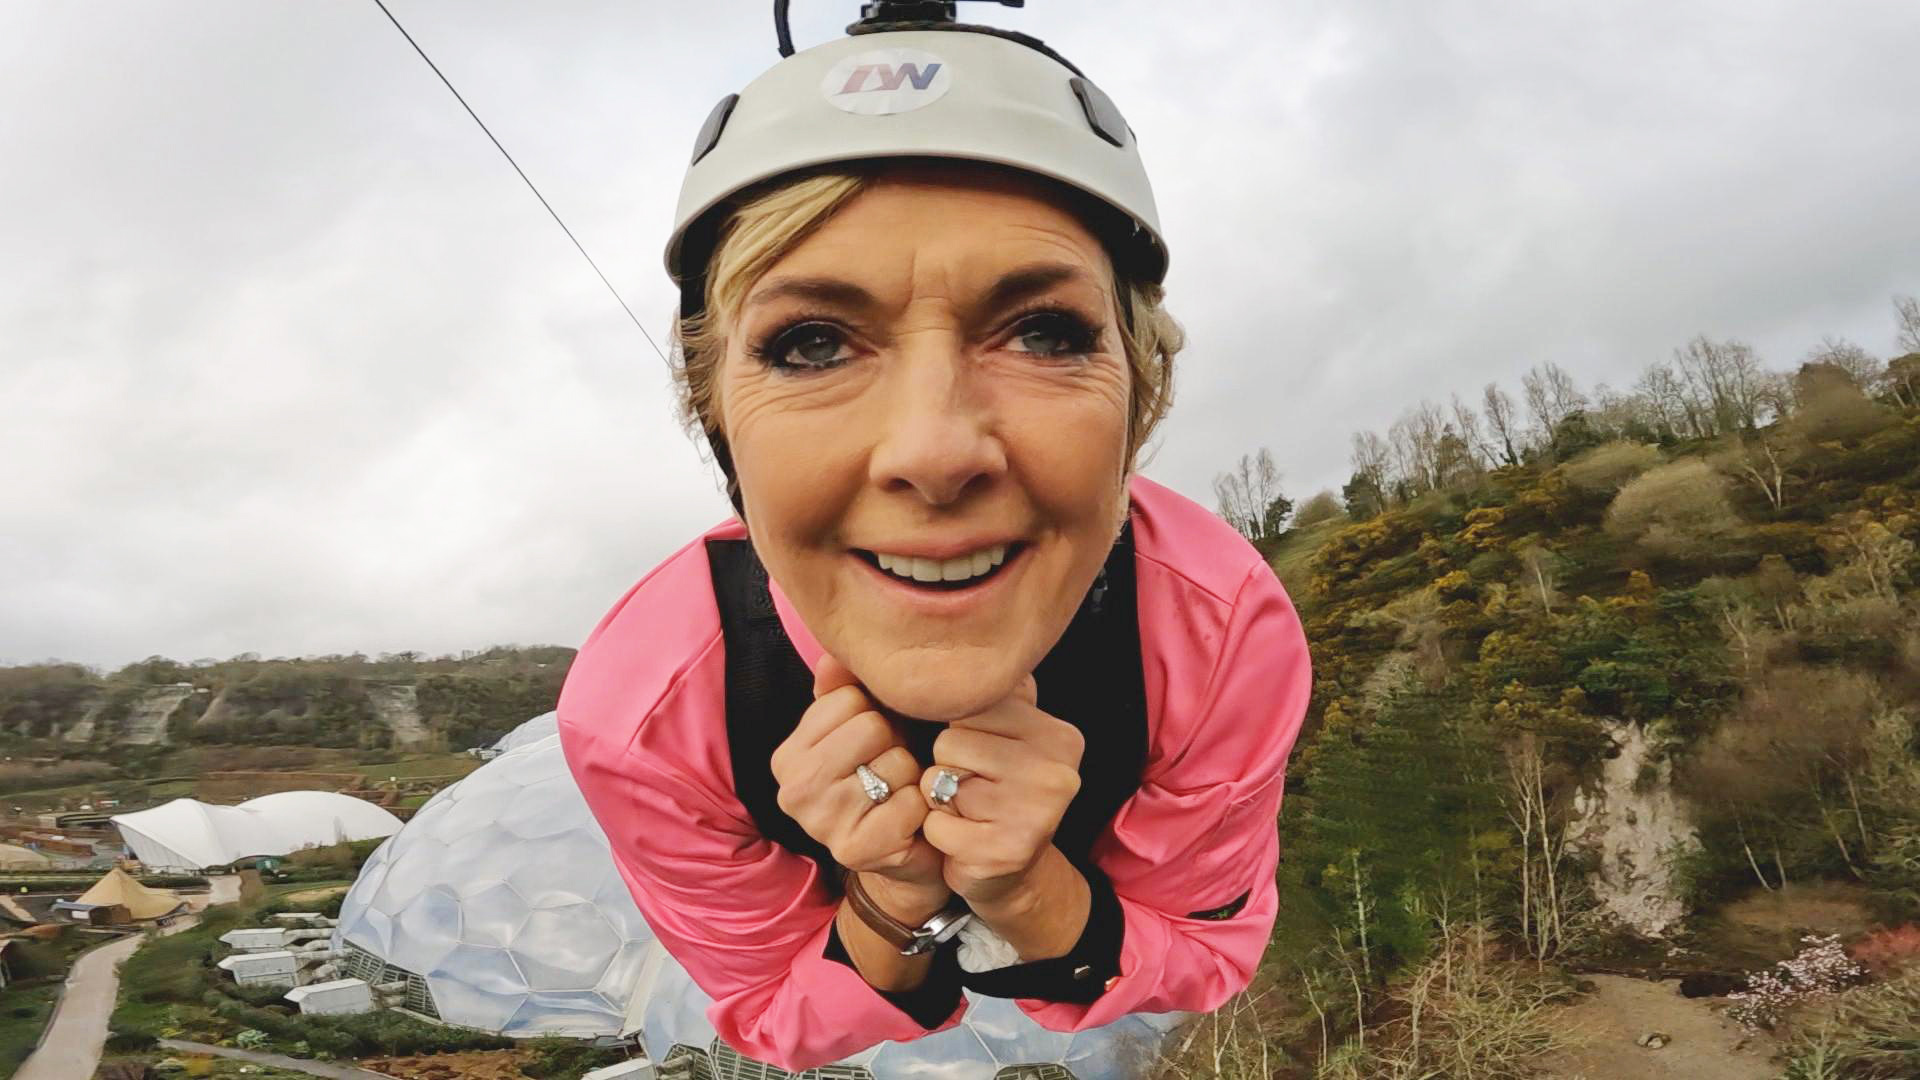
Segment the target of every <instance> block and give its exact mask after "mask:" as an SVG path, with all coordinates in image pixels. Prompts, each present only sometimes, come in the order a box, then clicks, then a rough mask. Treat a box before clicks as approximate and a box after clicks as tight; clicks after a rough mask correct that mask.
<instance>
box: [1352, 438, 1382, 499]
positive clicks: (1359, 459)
mask: <svg viewBox="0 0 1920 1080" xmlns="http://www.w3.org/2000/svg"><path fill="white" fill-rule="evenodd" d="M1349 460H1350V461H1351V462H1352V463H1353V473H1354V475H1355V476H1359V477H1364V478H1365V479H1366V480H1367V481H1368V482H1369V483H1371V484H1372V485H1373V486H1374V487H1375V488H1376V489H1378V490H1379V491H1380V492H1382V493H1383V494H1384V493H1385V492H1386V491H1387V489H1388V483H1389V482H1390V481H1391V480H1392V479H1393V478H1392V477H1391V476H1390V475H1389V472H1388V470H1389V467H1390V463H1391V462H1392V460H1393V449H1392V448H1391V447H1389V446H1388V445H1387V442H1386V440H1385V439H1382V438H1381V437H1380V436H1378V435H1376V434H1374V433H1373V432H1371V431H1356V432H1354V434H1353V450H1352V453H1351V454H1350V455H1349Z"/></svg>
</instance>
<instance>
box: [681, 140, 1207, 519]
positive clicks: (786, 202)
mask: <svg viewBox="0 0 1920 1080" xmlns="http://www.w3.org/2000/svg"><path fill="white" fill-rule="evenodd" d="M877 176H878V170H876V169H860V170H856V169H836V170H833V171H826V172H815V173H810V174H807V175H804V176H802V177H801V178H799V179H797V180H787V181H785V182H783V183H780V184H779V185H778V186H776V187H773V188H771V189H769V190H763V191H761V192H758V193H752V194H749V195H748V196H747V197H746V198H745V199H743V200H742V201H741V202H740V204H739V205H738V206H737V207H736V208H735V209H734V210H733V211H732V212H731V214H730V215H729V216H728V217H727V219H726V221H725V222H724V223H723V224H722V225H721V226H720V228H719V232H718V238H717V240H716V241H715V243H714V248H713V255H712V256H711V258H709V259H708V261H707V267H706V275H705V284H704V290H703V292H704V300H705V303H704V306H703V307H702V308H701V309H700V310H699V311H697V312H695V313H693V314H691V315H689V314H687V313H686V312H685V310H684V307H683V310H682V314H681V317H680V319H679V321H678V323H677V324H676V326H675V327H674V341H673V344H674V349H673V360H672V362H671V364H672V368H673V380H674V385H675V388H676V389H677V390H678V392H679V398H680V411H681V416H682V419H683V420H684V421H685V422H686V423H687V425H688V426H689V427H694V428H697V429H698V430H699V431H700V433H701V434H702V435H704V436H705V437H706V440H707V444H708V446H709V447H711V448H712V450H713V453H714V458H715V460H716V461H717V462H718V463H719V464H720V467H721V470H722V471H723V472H725V473H726V477H727V494H728V495H729V496H730V497H731V498H732V499H733V502H734V505H735V506H736V507H738V506H739V505H740V494H739V490H738V485H737V483H736V481H735V480H734V475H733V461H732V456H731V454H730V453H729V452H728V450H727V445H726V437H725V435H724V433H722V431H721V430H720V416H719V409H718V408H717V404H718V402H717V401H716V397H715V390H716V386H717V384H718V381H719V380H718V377H717V375H718V371H719V367H720V360H721V358H722V357H723V356H725V355H726V348H727V327H728V326H730V325H731V324H732V323H733V321H734V319H735V318H736V317H737V316H738V315H739V313H740V309H741V306H742V305H743V304H744V303H745V301H746V298H747V293H748V291H749V290H751V289H752V288H753V285H754V283H755V282H757V281H759V280H760V278H761V277H762V276H763V275H765V274H766V272H767V271H768V270H769V269H771V268H772V267H773V265H774V264H775V263H777V262H779V261H780V259H782V258H783V257H785V256H786V254H787V253H788V252H790V251H792V250H793V249H794V248H795V247H798V246H799V244H800V243H801V241H803V240H805V239H806V238H807V237H808V236H809V235H811V234H812V233H813V232H814V230H816V229H818V228H820V226H821V225H823V224H825V223H826V221H827V220H828V219H829V218H831V217H833V215H834V214H835V213H837V212H838V211H839V210H840V208H841V207H843V206H845V205H846V204H847V203H849V202H851V201H852V200H853V199H854V198H855V197H856V196H858V195H859V194H860V193H861V192H863V191H866V190H867V189H868V188H869V187H871V186H872V185H873V183H874V182H875V180H876V178H877ZM1076 201H1077V202H1090V200H1084V199H1080V200H1076ZM1089 210H1092V207H1089ZM1109 214H1110V212H1109ZM1086 216H1087V217H1089V218H1091V217H1094V216H1107V215H1096V214H1093V213H1089V214H1088V215H1086ZM1089 224H1090V225H1091V221H1090V222H1089ZM1114 293H1115V296H1116V297H1117V298H1118V299H1119V303H1120V320H1121V327H1120V336H1121V344H1122V348H1123V349H1124V350H1125V351H1126V356H1127V366H1128V369H1129V371H1130V373H1131V376H1132V378H1131V384H1132V393H1131V394H1130V415H1129V417H1128V425H1127V456H1128V460H1129V461H1131V460H1132V459H1133V458H1134V457H1135V456H1137V455H1138V454H1139V452H1140V449H1141V448H1142V447H1144V446H1145V445H1146V443H1147V440H1148V439H1149V438H1151V437H1152V435H1153V430H1154V428H1155V427H1157V426H1158V425H1159V423H1160V420H1161V418H1162V417H1164V416H1165V415H1166V414H1167V409H1168V407H1169V406H1171V405H1172V404H1173V358H1174V356H1175V355H1177V354H1178V353H1179V352H1180V350H1181V349H1182V348H1183V347H1184V346H1185V345H1186V334H1185V332H1184V331H1182V330H1181V329H1180V324H1179V323H1178V322H1176V321H1174V318H1173V316H1172V315H1170V314H1168V313H1167V311H1166V309H1165V308H1164V307H1163V306H1162V300H1163V298H1164V297H1165V290H1164V289H1162V288H1161V286H1160V285H1159V284H1157V283H1155V282H1153V281H1149V280H1147V279H1145V278H1141V277H1135V276H1131V275H1129V274H1128V273H1127V272H1126V271H1125V270H1124V269H1123V268H1122V267H1121V266H1120V264H1119V263H1118V261H1116V263H1115V269H1114Z"/></svg>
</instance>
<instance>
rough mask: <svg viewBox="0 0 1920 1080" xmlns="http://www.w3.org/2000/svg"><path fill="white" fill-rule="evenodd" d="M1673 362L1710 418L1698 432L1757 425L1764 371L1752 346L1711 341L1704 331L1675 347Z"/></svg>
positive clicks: (1763, 384)
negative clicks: (1702, 429)
mask: <svg viewBox="0 0 1920 1080" xmlns="http://www.w3.org/2000/svg"><path fill="white" fill-rule="evenodd" d="M1673 357H1674V364H1675V366H1676V367H1678V368H1679V371H1680V376H1681V378H1682V379H1684V380H1685V382H1686V384H1687V387H1688V389H1689V391H1690V392H1691V394H1690V396H1691V397H1692V398H1693V399H1694V401H1693V404H1694V406H1695V407H1696V409H1698V410H1701V411H1704V412H1705V413H1706V415H1707V416H1710V417H1711V418H1712V422H1711V425H1710V429H1709V430H1707V431H1704V432H1701V434H1706V435H1718V434H1723V433H1727V432H1732V431H1752V430H1754V429H1755V428H1757V427H1759V426H1760V420H1761V414H1762V411H1763V409H1762V405H1763V399H1764V397H1765V391H1766V385H1765V378H1766V371H1765V369H1763V368H1762V367H1761V366H1760V361H1759V358H1757V357H1756V356H1754V354H1753V349H1752V348H1751V347H1749V346H1747V345H1746V344H1744V343H1742V342H1738V341H1713V340H1710V339H1709V338H1708V337H1707V336H1706V335H1705V334H1701V335H1700V336H1698V337H1696V338H1694V339H1693V340H1692V341H1689V342H1687V345H1686V348H1684V349H1676V350H1675V351H1674V354H1673Z"/></svg>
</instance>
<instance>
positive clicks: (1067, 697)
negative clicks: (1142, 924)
mask: <svg viewBox="0 0 1920 1080" xmlns="http://www.w3.org/2000/svg"><path fill="white" fill-rule="evenodd" d="M706 546H707V560H708V562H709V564H710V566H711V568H712V575H713V595H714V600H715V601H716V602H717V603H718V605H719V608H720V625H721V628H722V631H723V633H724V635H725V648H726V662H727V671H726V677H727V747H728V754H729V757H730V758H731V760H732V764H733V784H734V793H735V795H736V796H738V797H739V799H740V802H741V804H742V805H744V806H745V807H746V810H747V813H748V814H749V815H750V816H751V817H752V818H753V821H754V824H755V825H757V826H758V827H759V829H760V832H761V835H763V836H765V837H766V838H767V839H769V840H771V841H773V842H774V843H776V844H779V845H780V846H781V847H784V848H786V849H788V850H789V851H793V852H797V853H799V854H801V855H805V856H807V857H808V858H810V859H813V860H814V861H815V862H817V863H819V864H820V865H821V867H822V868H823V869H824V870H826V871H828V873H826V874H825V875H824V876H825V877H826V879H827V880H829V881H834V880H838V875H837V874H836V873H833V871H834V870H835V869H836V867H835V864H834V862H833V858H832V856H831V855H829V854H828V852H827V849H826V847H825V846H824V845H822V844H820V843H819V842H817V841H815V840H814V839H813V838H812V837H810V836H808V835H807V834H806V832H805V831H804V830H802V829H801V828H800V826H799V824H798V823H797V822H795V821H794V820H793V819H792V818H791V817H789V816H787V814H786V812H785V811H783V810H781V809H780V804H779V801H778V799H777V794H778V790H779V788H778V785H777V784H776V783H775V782H774V779H773V771H772V766H771V761H772V758H773V751H774V749H775V748H776V747H778V746H779V745H780V744H781V743H782V742H783V741H785V740H786V738H787V736H788V735H791V734H792V733H793V729H794V727H795V726H796V725H798V724H799V722H800V716H801V714H802V713H804V712H805V711H806V709H807V706H809V705H811V704H812V703H813V673H812V672H811V671H809V670H808V668H807V665H806V662H805V661H803V660H802V659H800V653H799V651H798V650H797V649H795V648H794V645H793V642H792V641H791V640H790V639H789V638H788V637H787V633H786V630H785V628H784V627H782V626H781V625H780V616H779V613H778V612H777V611H776V610H775V609H774V606H773V596H772V594H771V593H770V592H769V591H768V587H767V571H766V568H765V567H763V566H762V565H761V564H760V559H759V556H758V555H756V554H755V553H754V550H753V546H752V544H750V543H749V542H747V541H745V540H709V541H707V545H706ZM1034 680H1035V682H1037V683H1038V685H1039V689H1040V699H1039V705H1040V708H1041V710H1042V711H1044V712H1046V713H1047V714H1049V715H1051V716H1055V717H1058V718H1059V719H1061V720H1065V721H1066V722H1068V723H1070V724H1072V725H1073V726H1074V727H1076V728H1079V729H1080V733H1081V735H1082V736H1084V737H1085V739H1086V752H1085V753H1084V754H1083V755H1082V756H1081V759H1080V791H1079V793H1078V794H1077V795H1075V796H1074V799H1073V802H1072V803H1071V804H1070V805H1069V806H1068V807H1067V812H1066V815H1065V816H1064V817H1062V818H1061V821H1060V827H1059V829H1058V830H1057V831H1056V832H1055V833H1054V845H1055V846H1056V847H1058V848H1059V849H1060V851H1061V853H1062V854H1064V855H1066V856H1067V857H1068V858H1069V859H1071V860H1073V861H1074V862H1076V863H1080V864H1082V865H1084V864H1085V863H1086V862H1087V861H1088V859H1089V857H1090V853H1091V851H1092V848H1093V844H1094V841H1095V840H1097V839H1098V838H1099V836H1100V834H1101V833H1102V832H1104V831H1105V830H1106V827H1107V824H1108V823H1109V822H1111V821H1112V820H1113V816H1114V814H1115V813H1117V812H1118V811H1119V809H1120V807H1121V806H1122V805H1123V804H1124V803H1125V802H1126V801H1127V800H1128V799H1130V798H1132V797H1133V794H1134V792H1136V791H1138V790H1139V788H1140V774H1141V770H1142V769H1143V768H1144V767H1145V765H1146V760H1147V691H1146V678H1145V675H1144V674H1143V671H1142V668H1141V660H1140V619H1139V609H1138V605H1137V600H1136V595H1135V590H1134V560H1133V540H1132V531H1131V528H1129V529H1127V530H1123V531H1122V533H1121V535H1120V539H1119V541H1118V542H1117V543H1115V544H1114V546H1113V551H1112V553H1111V554H1109V555H1108V557H1107V563H1106V567H1105V569H1104V570H1103V571H1102V572H1101V576H1100V579H1099V581H1097V582H1096V583H1095V585H1094V587H1093V589H1092V590H1090V591H1089V592H1088V594H1087V598H1086V600H1085V601H1083V602H1082V603H1081V605H1080V610H1079V611H1078V612H1077V613H1075V615H1074V617H1073V622H1072V623H1070V624H1069V625H1068V626H1067V630H1066V632H1065V633H1064V634H1062V635H1061V637H1060V640H1059V641H1058V642H1056V643H1055V644H1054V647H1053V649H1052V651H1050V652H1048V653H1047V656H1046V658H1045V659H1044V660H1042V661H1041V662H1040V666H1039V667H1038V668H1037V669H1035V671H1034ZM943 726H944V725H941V724H932V723H919V722H911V723H909V725H908V731H907V732H906V734H907V739H908V743H909V745H910V746H911V747H912V748H913V751H914V754H915V756H916V757H918V758H919V759H920V760H921V762H922V763H923V764H925V763H931V760H932V756H931V748H932V745H933V739H934V737H935V736H936V735H938V734H939V733H940V730H941V728H942V727H943Z"/></svg>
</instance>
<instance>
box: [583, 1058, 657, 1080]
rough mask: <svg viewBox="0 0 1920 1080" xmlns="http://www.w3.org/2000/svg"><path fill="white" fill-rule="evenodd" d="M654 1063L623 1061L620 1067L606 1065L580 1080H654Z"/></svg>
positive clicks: (639, 1060)
mask: <svg viewBox="0 0 1920 1080" xmlns="http://www.w3.org/2000/svg"><path fill="white" fill-rule="evenodd" d="M657 1075H658V1074H657V1073H655V1072H654V1069H653V1062H651V1061H648V1060H646V1059H645V1058H635V1059H634V1060H632V1061H623V1062H621V1063H620V1064H618V1065H605V1066H602V1067H600V1068H598V1069H595V1070H593V1071H592V1072H589V1073H583V1074H582V1075H581V1077H580V1080H654V1078H655V1077H656V1076H657Z"/></svg>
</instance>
